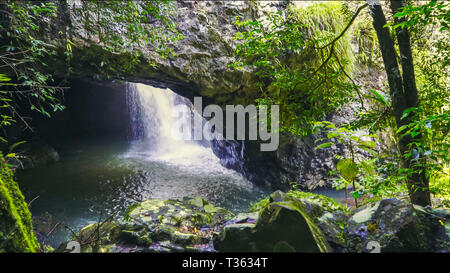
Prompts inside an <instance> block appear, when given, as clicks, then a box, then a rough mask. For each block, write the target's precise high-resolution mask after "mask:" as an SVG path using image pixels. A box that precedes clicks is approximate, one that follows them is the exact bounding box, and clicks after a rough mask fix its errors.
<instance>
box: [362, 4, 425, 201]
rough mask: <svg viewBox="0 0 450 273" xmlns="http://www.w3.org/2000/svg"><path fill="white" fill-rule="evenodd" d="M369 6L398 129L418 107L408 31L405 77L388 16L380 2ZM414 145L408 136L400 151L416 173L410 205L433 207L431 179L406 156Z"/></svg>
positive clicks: (403, 38)
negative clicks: (414, 108)
mask: <svg viewBox="0 0 450 273" xmlns="http://www.w3.org/2000/svg"><path fill="white" fill-rule="evenodd" d="M394 2H398V1H394V0H393V1H391V4H393V6H391V7H395V8H396V9H395V10H397V9H398V8H399V6H398V4H401V3H394ZM369 6H370V14H371V16H372V18H373V26H374V28H375V31H376V33H377V37H378V42H379V44H380V50H381V55H382V57H383V62H384V67H385V70H386V74H387V78H388V83H389V94H390V97H391V101H392V109H393V113H394V117H395V121H396V124H397V128H400V127H401V126H403V125H406V124H409V123H410V122H411V120H410V117H407V118H403V119H402V115H403V111H405V110H406V109H407V108H410V107H414V106H416V105H417V100H418V99H417V88H416V84H415V77H414V66H413V62H412V52H411V44H410V37H409V32H408V31H407V30H406V31H404V30H405V29H401V30H398V32H397V39H398V40H399V45H400V54H401V56H402V69H403V77H402V74H401V73H400V68H399V65H398V61H397V53H396V50H395V46H394V40H393V39H392V37H391V35H390V32H389V29H388V28H386V27H384V26H385V25H386V17H385V16H384V13H383V9H382V7H381V5H380V4H379V3H371V4H370V5H369ZM393 10H394V9H393ZM411 142H412V139H411V137H410V136H409V135H407V136H405V137H401V138H400V140H399V149H400V153H401V156H402V160H403V164H404V167H405V168H410V169H413V174H412V175H410V176H409V177H408V181H407V186H408V191H409V195H410V198H411V202H412V203H414V204H418V205H422V206H426V205H430V195H429V191H428V180H427V179H426V176H425V170H424V168H423V166H422V168H419V169H417V168H416V167H415V166H414V164H413V163H414V162H412V161H411V158H409V159H408V158H406V157H405V154H406V153H408V152H409V144H410V143H411Z"/></svg>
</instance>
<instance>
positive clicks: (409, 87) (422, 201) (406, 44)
mask: <svg viewBox="0 0 450 273" xmlns="http://www.w3.org/2000/svg"><path fill="white" fill-rule="evenodd" d="M390 4H391V10H392V13H393V14H395V13H397V12H399V11H400V9H401V8H403V7H404V4H405V3H404V1H398V0H397V1H396V0H391V1H390ZM394 20H395V23H396V24H397V23H401V22H403V21H405V19H404V18H401V19H398V18H396V17H394ZM396 36H397V41H398V45H399V50H400V57H401V58H400V60H401V66H402V70H403V71H402V72H403V91H404V97H405V99H406V103H407V107H408V108H410V107H416V106H417V102H418V95H417V86H416V78H415V73H414V62H413V56H412V51H411V38H410V34H409V31H408V28H407V27H398V28H397V29H396ZM411 118H412V117H407V118H405V119H407V122H408V123H409V122H410V121H411V120H410V119H411ZM420 137H421V136H420V135H419V136H417V139H420ZM400 141H401V142H402V145H403V146H407V145H408V143H411V142H412V139H411V137H410V136H409V135H408V136H406V137H403V138H402V139H401V140H400ZM406 148H408V147H406ZM406 160H407V162H406V163H407V166H408V167H410V168H411V167H412V168H413V170H414V172H413V174H412V175H411V177H409V180H410V181H409V183H408V186H409V187H408V189H409V195H410V197H411V201H412V202H413V203H414V204H419V205H423V206H426V205H431V198H430V193H429V181H428V178H427V176H426V169H425V166H424V163H423V162H422V163H421V164H417V163H416V164H414V162H411V161H410V160H408V159H406ZM414 165H416V166H414Z"/></svg>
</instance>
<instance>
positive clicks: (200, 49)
mask: <svg viewBox="0 0 450 273" xmlns="http://www.w3.org/2000/svg"><path fill="white" fill-rule="evenodd" d="M290 2H291V1H176V5H177V9H176V12H174V14H173V19H174V21H175V22H176V23H177V31H179V33H181V34H182V35H183V37H184V38H183V39H182V40H180V41H178V42H177V43H175V44H173V45H170V46H171V47H172V48H173V50H174V53H175V56H176V57H173V56H171V57H168V58H158V57H156V56H155V54H151V50H152V49H150V48H149V49H148V50H147V51H148V52H144V54H143V57H142V60H141V63H140V64H138V65H137V69H135V71H133V73H129V72H126V71H123V72H122V71H119V72H118V73H119V75H117V76H118V77H121V78H124V79H126V80H127V81H134V82H142V83H147V84H151V85H154V86H156V87H162V88H166V87H168V88H171V89H172V90H173V91H175V92H177V93H179V94H180V95H183V96H185V97H187V98H189V99H191V100H192V99H193V97H194V96H202V97H203V100H204V106H205V105H206V104H209V103H214V104H218V105H221V106H224V105H226V104H233V105H237V104H243V105H247V104H249V103H253V102H254V99H255V98H257V97H258V93H259V92H260V87H258V85H256V78H255V75H254V71H251V69H250V68H246V69H243V70H234V69H232V68H230V67H229V66H228V65H229V64H230V63H232V62H233V61H234V57H233V52H234V49H235V47H236V43H237V42H236V41H235V40H234V39H233V37H234V34H235V33H236V32H237V31H239V29H238V27H237V26H236V25H234V24H233V21H234V20H235V18H236V16H240V17H241V18H244V19H249V20H256V19H261V18H263V17H264V16H265V15H266V14H267V13H269V12H274V11H281V10H284V9H286V7H287V6H288V5H289V3H290ZM67 3H68V4H67V5H63V4H61V6H60V8H59V9H58V11H59V13H58V16H57V18H55V19H54V20H50V22H49V23H50V26H49V30H50V31H49V32H48V36H49V37H48V39H49V40H52V41H58V40H59V38H58V37H59V36H58V35H57V33H58V32H59V31H62V32H63V33H67V37H68V38H69V39H70V40H71V41H72V42H73V54H74V56H73V58H72V61H71V66H72V67H71V69H72V72H73V77H75V78H91V77H92V76H93V75H97V74H99V71H98V70H99V67H100V65H99V64H100V63H102V60H103V59H106V60H110V61H113V62H115V63H128V62H129V59H128V57H127V56H125V55H123V54H122V55H121V54H113V53H111V52H108V51H106V50H104V49H103V48H102V47H101V45H99V43H98V37H95V35H91V36H89V35H87V34H86V33H87V31H86V30H85V29H84V25H83V23H82V22H81V20H80V18H79V16H78V15H77V14H76V13H75V11H74V9H73V6H72V5H73V3H74V1H67ZM296 4H297V5H298V3H296ZM46 23H48V22H46ZM65 42H66V41H65V40H63V41H61V43H62V44H60V45H59V46H60V47H61V48H65V47H66V45H65ZM144 51H145V50H144ZM63 59H64V58H63ZM57 62H58V60H56V61H55V65H54V66H51V67H52V68H55V69H56V71H54V72H55V73H56V74H58V73H60V72H62V71H64V69H63V67H64V64H62V63H60V64H57ZM149 63H151V64H152V65H149ZM313 141H314V139H312V138H305V139H296V138H294V137H283V136H282V137H281V140H280V147H279V149H278V150H277V151H275V152H264V153H262V152H260V150H259V147H260V143H259V142H258V141H219V142H216V143H214V145H213V149H214V152H215V153H216V154H217V155H218V156H219V157H220V158H221V159H222V163H223V165H224V166H226V167H229V168H232V169H235V170H237V171H239V172H240V173H242V174H243V175H244V176H245V177H246V178H248V179H249V180H250V181H252V182H254V183H256V184H258V185H264V186H268V187H270V188H272V189H273V190H277V189H281V190H289V188H290V182H293V181H295V182H297V183H298V184H300V185H301V186H302V188H303V189H305V190H312V189H315V188H317V187H322V186H324V185H325V184H324V180H325V179H324V178H325V177H326V176H327V174H328V172H329V171H330V169H331V168H332V167H333V162H332V157H331V156H327V157H326V158H325V159H324V158H323V156H324V154H323V153H324V152H322V151H314V143H313Z"/></svg>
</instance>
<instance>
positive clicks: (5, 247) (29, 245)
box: [0, 159, 40, 252]
mask: <svg viewBox="0 0 450 273" xmlns="http://www.w3.org/2000/svg"><path fill="white" fill-rule="evenodd" d="M0 165H1V166H0V168H1V173H0V252H37V251H39V250H40V247H39V244H38V242H37V240H36V237H35V236H34V234H33V226H32V221H31V213H30V211H29V209H28V205H27V203H26V202H25V199H24V197H23V195H22V192H21V191H20V189H19V187H18V185H17V183H16V182H15V181H14V179H13V177H14V176H13V172H12V170H10V169H9V168H8V167H7V166H6V163H5V162H4V160H3V159H1V162H0Z"/></svg>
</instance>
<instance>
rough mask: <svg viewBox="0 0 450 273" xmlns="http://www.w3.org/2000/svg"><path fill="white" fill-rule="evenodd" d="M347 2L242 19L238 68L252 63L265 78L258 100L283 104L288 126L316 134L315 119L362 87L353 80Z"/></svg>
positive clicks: (283, 119)
mask: <svg viewBox="0 0 450 273" xmlns="http://www.w3.org/2000/svg"><path fill="white" fill-rule="evenodd" d="M342 10H343V6H342V4H341V3H335V2H333V3H331V2H328V3H326V4H325V3H319V4H313V5H311V6H308V7H306V8H304V9H303V8H294V7H292V6H291V7H290V9H288V10H287V11H286V12H285V13H282V12H276V13H270V14H268V16H267V18H265V19H260V20H257V21H241V20H240V18H237V20H236V22H235V24H236V25H237V26H238V27H240V28H241V31H240V32H238V33H237V34H236V36H235V39H236V40H239V41H241V43H240V44H239V45H238V46H237V49H236V54H237V57H238V60H237V61H236V62H235V63H234V64H233V67H235V68H238V69H244V68H246V67H251V68H252V69H253V70H254V71H256V72H255V74H256V75H257V76H258V77H259V79H260V86H261V88H262V90H265V91H264V92H261V94H260V96H261V98H260V99H259V100H257V102H258V103H261V104H267V103H276V104H279V105H280V115H281V118H280V121H281V123H282V124H281V125H282V126H281V128H282V130H283V131H288V132H290V133H293V134H297V135H305V134H309V133H311V129H312V125H313V123H314V121H316V120H320V119H323V118H324V116H325V114H327V113H330V112H332V111H333V110H335V109H336V108H338V107H339V106H341V105H344V104H345V103H348V102H349V101H352V100H354V99H355V98H354V91H355V89H359V87H358V86H356V84H355V83H354V82H353V81H348V78H349V77H350V75H351V73H350V71H351V69H352V67H353V62H354V59H355V58H354V56H353V53H352V49H351V48H352V47H351V37H350V36H349V35H348V32H346V33H344V34H343V36H342V37H341V38H340V39H337V40H334V39H335V37H337V36H338V35H340V34H341V32H342V31H343V30H344V27H345V25H346V24H347V22H346V21H345V16H344V14H343V11H342Z"/></svg>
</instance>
